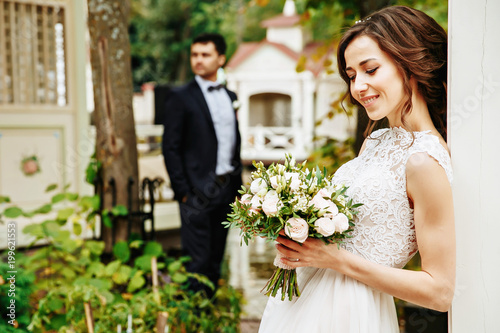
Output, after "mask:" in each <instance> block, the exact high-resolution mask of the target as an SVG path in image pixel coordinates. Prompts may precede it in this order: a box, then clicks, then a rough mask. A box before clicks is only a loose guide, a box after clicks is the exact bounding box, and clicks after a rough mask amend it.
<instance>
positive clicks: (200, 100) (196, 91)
mask: <svg viewBox="0 0 500 333" xmlns="http://www.w3.org/2000/svg"><path fill="white" fill-rule="evenodd" d="M190 90H191V93H192V96H193V98H194V100H195V101H196V103H197V104H198V106H199V109H200V110H201V113H202V114H203V116H204V117H205V118H206V119H207V121H208V122H209V124H210V125H211V127H212V129H213V131H214V134H215V127H214V122H213V120H212V115H211V114H210V110H209V109H208V104H207V101H206V100H205V96H203V92H202V91H201V88H200V86H199V85H198V83H197V82H196V80H193V81H191V85H190Z"/></svg>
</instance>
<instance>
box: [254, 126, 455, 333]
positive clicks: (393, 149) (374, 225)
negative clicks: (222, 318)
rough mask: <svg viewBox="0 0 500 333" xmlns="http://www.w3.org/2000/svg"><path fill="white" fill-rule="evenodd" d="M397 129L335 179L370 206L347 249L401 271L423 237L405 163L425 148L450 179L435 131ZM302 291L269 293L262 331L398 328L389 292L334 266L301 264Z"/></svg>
mask: <svg viewBox="0 0 500 333" xmlns="http://www.w3.org/2000/svg"><path fill="white" fill-rule="evenodd" d="M414 136H415V138H414V141H413V137H412V135H411V133H409V132H407V131H406V130H404V129H402V128H399V127H395V128H390V129H381V130H378V131H375V132H374V133H372V135H371V138H372V139H369V140H367V143H366V147H365V150H364V151H363V152H362V154H361V155H360V156H358V157H357V158H355V159H353V160H352V161H350V162H348V163H346V164H344V165H343V166H342V167H341V168H340V169H339V170H338V171H337V172H336V173H335V177H334V182H335V183H336V184H345V185H347V186H349V189H348V192H347V194H348V195H349V196H350V197H352V198H353V199H354V201H355V202H361V203H363V204H364V205H363V206H362V207H360V213H359V214H358V216H357V217H356V219H355V221H354V223H355V228H354V231H353V236H354V237H353V238H351V239H349V240H348V241H347V243H346V244H344V245H343V247H344V248H345V249H347V250H348V251H350V252H352V253H355V254H357V255H360V256H362V257H363V258H366V259H368V260H370V261H373V262H376V263H379V264H381V265H386V266H391V267H398V268H402V267H403V266H404V265H405V264H406V263H407V262H408V261H409V260H410V259H411V257H412V256H413V255H414V254H415V253H416V251H417V242H416V237H415V227H414V221H413V209H412V208H410V206H409V202H408V196H407V193H406V173H405V169H406V162H407V161H408V158H409V157H410V156H411V155H412V154H415V153H421V152H424V153H427V154H428V155H430V156H432V157H433V158H434V159H436V160H437V162H439V164H440V165H441V166H442V167H443V169H444V170H445V171H446V175H447V177H448V180H449V181H450V182H451V180H452V169H451V161H450V157H449V155H448V152H447V151H446V149H445V148H444V147H443V146H442V145H441V144H440V143H439V140H438V138H437V137H436V136H434V135H431V134H430V133H429V132H414ZM297 277H298V281H299V288H300V291H301V296H300V297H298V298H294V299H293V300H292V301H288V300H285V301H281V297H279V296H276V298H273V297H270V298H269V301H268V304H267V307H266V309H265V311H264V314H263V318H262V321H261V325H260V329H259V332H262V333H278V332H311V333H322V332H325V333H326V332H328V333H399V328H398V322H397V316H396V309H395V305H394V300H393V297H392V296H391V295H388V294H386V293H383V292H380V291H378V290H375V289H372V288H371V287H368V286H367V285H365V284H363V283H361V282H358V281H357V280H354V279H352V278H350V277H347V276H345V275H343V274H340V273H338V272H336V271H334V270H332V269H318V268H312V267H304V268H298V269H297Z"/></svg>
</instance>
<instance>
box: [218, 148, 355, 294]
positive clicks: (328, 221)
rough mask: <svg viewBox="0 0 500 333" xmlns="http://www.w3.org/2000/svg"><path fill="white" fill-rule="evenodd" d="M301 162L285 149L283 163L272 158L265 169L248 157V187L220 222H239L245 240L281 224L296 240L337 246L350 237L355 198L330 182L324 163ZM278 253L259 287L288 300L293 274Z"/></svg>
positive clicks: (275, 232) (273, 233)
mask: <svg viewBox="0 0 500 333" xmlns="http://www.w3.org/2000/svg"><path fill="white" fill-rule="evenodd" d="M305 165H306V162H304V163H302V164H297V163H296V162H295V160H294V159H293V158H292V157H291V156H290V155H287V156H286V158H285V162H284V164H274V163H273V164H271V165H270V166H269V167H268V168H267V169H266V168H265V167H264V164H263V163H262V162H259V163H255V162H254V166H255V168H256V170H255V171H254V172H252V175H251V184H250V188H249V189H247V188H245V187H242V190H240V194H241V198H240V199H236V201H235V202H234V203H232V204H231V207H232V213H231V214H229V218H228V221H227V222H223V224H225V226H226V228H239V229H240V235H241V239H242V241H244V242H245V243H246V244H247V245H248V241H249V240H251V239H252V238H254V237H255V236H260V237H265V238H266V239H269V240H272V241H274V240H276V239H277V238H278V236H279V233H280V231H282V230H284V233H285V235H286V236H287V237H289V238H290V239H292V240H294V241H296V242H298V243H303V242H305V240H306V239H307V238H309V237H312V238H318V239H321V240H323V241H324V242H325V243H326V244H333V243H336V244H337V246H339V244H340V243H342V240H343V239H345V238H348V237H350V236H349V232H350V231H352V229H351V227H352V226H354V224H353V223H352V219H353V217H354V215H356V214H357V210H356V208H357V207H359V206H361V204H359V203H353V202H352V199H349V198H348V197H347V196H346V195H345V191H346V190H347V187H345V186H339V185H334V184H333V183H332V180H331V177H332V176H331V175H330V176H329V175H327V173H326V169H323V171H321V170H320V169H319V168H317V167H316V170H312V171H310V170H308V169H307V168H306V166H305ZM281 258H282V256H281V254H280V253H279V252H278V255H277V256H276V259H275V260H274V265H275V266H277V268H276V269H275V271H274V273H273V275H272V277H271V278H270V279H269V281H268V282H267V284H266V286H265V287H264V288H263V291H264V289H265V294H266V295H267V296H273V297H274V296H276V294H277V293H278V291H279V290H281V300H284V299H285V297H286V296H287V295H288V299H289V300H292V298H293V296H297V297H299V296H300V291H299V288H298V285H297V274H296V271H295V269H294V268H292V267H290V266H288V265H286V264H283V263H282V262H281V260H280V259H281Z"/></svg>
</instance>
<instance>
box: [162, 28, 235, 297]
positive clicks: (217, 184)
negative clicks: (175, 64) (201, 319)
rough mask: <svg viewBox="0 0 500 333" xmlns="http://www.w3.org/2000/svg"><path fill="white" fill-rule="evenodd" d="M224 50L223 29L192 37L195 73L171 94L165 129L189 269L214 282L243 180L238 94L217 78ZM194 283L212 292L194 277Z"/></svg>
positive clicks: (167, 158) (168, 165)
mask: <svg viewBox="0 0 500 333" xmlns="http://www.w3.org/2000/svg"><path fill="white" fill-rule="evenodd" d="M225 52H226V43H225V40H224V38H223V37H222V36H221V35H219V34H202V35H200V36H198V37H196V38H195V39H194V40H193V43H192V44H191V56H190V59H191V69H192V71H193V73H194V74H195V78H194V80H192V81H191V82H189V83H188V84H186V85H185V86H183V87H181V88H178V89H175V90H173V92H172V94H171V96H170V97H169V98H168V100H167V103H166V106H165V108H166V115H165V118H164V119H165V123H164V134H163V156H164V158H165V165H166V168H167V172H168V175H169V177H170V182H171V185H172V189H173V190H174V194H175V197H174V198H175V199H176V200H177V201H178V202H179V207H180V213H181V220H182V223H181V245H182V250H183V252H184V254H185V255H188V256H190V257H191V261H190V262H189V263H188V264H187V266H186V268H187V270H188V271H189V272H193V273H201V274H204V275H206V276H207V277H208V278H209V279H210V280H211V281H212V283H214V286H215V287H217V284H218V280H219V278H220V266H221V262H222V259H223V255H224V249H225V245H226V238H227V231H228V229H226V228H224V227H223V225H222V224H221V222H223V221H225V220H227V214H228V213H230V206H229V204H230V203H231V202H233V201H234V199H235V197H236V195H237V194H238V189H239V188H240V187H241V184H242V180H241V171H242V165H241V160H240V133H239V130H238V122H237V119H236V111H235V110H234V108H233V106H232V103H233V101H235V100H236V94H235V93H234V92H232V91H229V90H227V89H226V88H225V87H224V86H222V85H220V84H219V83H218V82H217V71H218V70H219V68H221V67H222V66H223V65H224V63H225V62H226V56H225ZM191 288H192V289H193V290H201V289H204V290H205V291H206V292H207V294H208V296H212V295H213V291H212V290H210V289H207V288H205V287H203V286H201V285H199V284H197V283H196V282H193V281H192V282H191Z"/></svg>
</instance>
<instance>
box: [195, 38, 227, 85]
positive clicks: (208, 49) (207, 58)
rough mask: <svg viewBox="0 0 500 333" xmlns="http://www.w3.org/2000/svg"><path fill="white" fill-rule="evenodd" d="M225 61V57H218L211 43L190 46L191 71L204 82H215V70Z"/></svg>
mask: <svg viewBox="0 0 500 333" xmlns="http://www.w3.org/2000/svg"><path fill="white" fill-rule="evenodd" d="M225 61H226V56H225V55H220V54H219V53H218V52H217V50H216V49H215V44H214V43H212V42H208V43H196V44H193V45H191V69H192V70H193V73H194V74H196V75H199V76H201V77H202V78H204V79H205V80H209V81H216V80H217V70H218V69H219V68H220V67H222V65H224V62H225Z"/></svg>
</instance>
